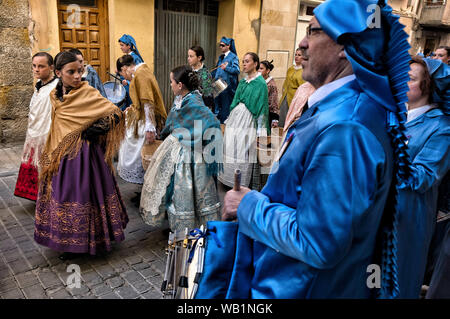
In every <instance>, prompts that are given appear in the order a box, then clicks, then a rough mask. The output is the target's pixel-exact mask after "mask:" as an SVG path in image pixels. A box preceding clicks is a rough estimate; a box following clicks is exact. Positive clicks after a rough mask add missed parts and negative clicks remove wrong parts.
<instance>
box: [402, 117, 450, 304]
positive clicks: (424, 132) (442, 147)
mask: <svg viewBox="0 0 450 319" xmlns="http://www.w3.org/2000/svg"><path fill="white" fill-rule="evenodd" d="M406 129H407V132H406V136H407V137H408V140H409V142H408V154H409V155H410V158H411V162H412V164H413V165H412V166H413V176H414V177H413V179H412V182H411V183H410V184H408V185H406V184H405V185H402V190H401V192H400V193H399V211H400V215H399V231H398V253H399V263H398V267H399V269H398V271H399V285H400V295H399V297H400V298H419V296H420V290H421V287H422V283H423V279H424V274H425V267H426V263H427V255H428V250H429V247H430V242H431V238H432V236H433V231H434V227H435V225H436V213H437V197H438V188H439V185H440V183H441V181H442V179H443V178H444V176H445V174H446V173H447V172H448V169H449V167H450V152H449V145H450V118H449V117H448V116H446V115H444V114H443V112H442V111H441V110H440V109H432V110H430V111H428V112H426V113H425V114H422V115H421V116H419V117H418V118H416V119H414V120H412V121H411V122H408V123H406Z"/></svg>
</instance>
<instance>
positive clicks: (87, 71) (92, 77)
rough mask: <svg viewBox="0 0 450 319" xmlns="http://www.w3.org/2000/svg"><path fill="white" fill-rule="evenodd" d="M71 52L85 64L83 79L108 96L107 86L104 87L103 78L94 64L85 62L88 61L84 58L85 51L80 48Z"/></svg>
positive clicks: (104, 95)
mask: <svg viewBox="0 0 450 319" xmlns="http://www.w3.org/2000/svg"><path fill="white" fill-rule="evenodd" d="M69 52H72V53H73V54H75V55H76V56H77V58H78V60H79V61H80V63H81V65H82V66H83V76H82V80H83V81H87V82H88V83H89V85H90V86H92V87H93V88H96V89H97V90H98V91H99V92H100V94H101V95H102V96H103V97H107V96H106V91H105V88H104V87H103V83H102V80H101V79H100V77H99V76H98V73H97V71H95V69H94V68H93V67H92V65H90V64H86V63H85V62H86V61H85V60H84V56H83V53H82V52H81V51H80V50H78V49H70V50H69Z"/></svg>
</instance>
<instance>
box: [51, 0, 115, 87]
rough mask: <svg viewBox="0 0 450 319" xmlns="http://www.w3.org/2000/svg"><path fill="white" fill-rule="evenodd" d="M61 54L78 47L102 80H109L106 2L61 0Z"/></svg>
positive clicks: (59, 12)
mask: <svg viewBox="0 0 450 319" xmlns="http://www.w3.org/2000/svg"><path fill="white" fill-rule="evenodd" d="M58 19H59V38H60V48H61V51H65V50H68V49H72V48H76V49H78V50H80V51H81V52H82V53H83V56H84V60H85V61H86V63H88V64H90V65H92V66H93V67H94V69H95V70H96V71H97V73H98V75H99V76H100V79H101V80H102V81H103V82H105V81H107V80H108V78H109V77H108V76H107V74H106V72H109V30H108V29H109V27H108V8H107V0H59V1H58Z"/></svg>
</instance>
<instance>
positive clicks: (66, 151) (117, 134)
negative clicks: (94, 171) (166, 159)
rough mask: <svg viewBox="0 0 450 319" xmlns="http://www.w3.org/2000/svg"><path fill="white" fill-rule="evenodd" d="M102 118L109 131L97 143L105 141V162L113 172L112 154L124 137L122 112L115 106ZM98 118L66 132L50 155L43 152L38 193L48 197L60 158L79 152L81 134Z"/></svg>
mask: <svg viewBox="0 0 450 319" xmlns="http://www.w3.org/2000/svg"><path fill="white" fill-rule="evenodd" d="M115 115H117V116H119V119H120V120H119V122H118V123H116V119H115ZM103 118H106V119H107V121H108V123H109V127H110V129H109V131H108V133H107V134H106V136H102V137H101V138H99V143H105V145H106V151H105V162H106V163H107V165H108V166H109V168H110V169H111V171H112V172H114V166H113V163H112V158H113V156H114V155H115V154H116V153H117V151H118V150H119V147H120V144H121V142H122V140H123V138H124V137H125V121H124V114H123V113H122V111H121V110H120V109H119V108H117V110H115V111H114V112H113V113H110V114H106V115H105V116H104V117H103ZM97 120H98V119H93V120H92V121H90V122H88V123H86V124H85V125H83V126H82V127H80V128H79V129H77V130H75V131H73V132H72V133H70V134H67V135H66V136H65V137H64V138H63V140H62V141H61V143H59V145H58V147H57V148H56V149H55V150H54V151H53V152H52V154H51V156H50V154H48V153H47V152H45V151H44V152H43V153H42V156H41V158H40V167H41V172H40V174H39V193H40V194H41V196H43V197H44V198H49V196H50V195H51V193H52V189H53V188H52V178H53V176H55V175H56V173H57V172H58V169H59V164H60V163H61V159H63V158H64V157H65V156H68V157H69V159H74V158H75V157H76V156H77V155H78V153H79V152H80V149H81V146H82V144H83V139H82V138H81V134H82V133H83V132H84V131H85V130H86V129H87V128H89V127H90V126H91V125H92V124H94V123H95V122H96V121H97Z"/></svg>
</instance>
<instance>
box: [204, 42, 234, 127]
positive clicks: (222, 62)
mask: <svg viewBox="0 0 450 319" xmlns="http://www.w3.org/2000/svg"><path fill="white" fill-rule="evenodd" d="M219 46H220V50H221V51H222V54H221V55H220V57H219V60H218V61H217V64H216V67H217V69H216V70H214V71H213V72H212V73H211V75H212V77H213V78H214V80H217V79H219V78H221V79H222V80H224V81H225V82H226V83H227V84H228V86H227V88H226V89H225V90H224V91H223V92H222V93H220V94H219V95H218V96H217V97H216V98H215V100H214V103H215V106H216V107H215V112H216V114H217V118H218V119H219V120H220V123H221V124H223V123H224V122H225V120H226V119H227V118H228V115H230V105H231V102H233V98H234V94H235V93H236V89H237V86H238V76H239V73H240V72H241V70H240V68H239V58H238V56H237V55H236V54H237V53H236V47H235V45H234V39H232V38H227V37H222V39H220V44H219Z"/></svg>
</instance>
